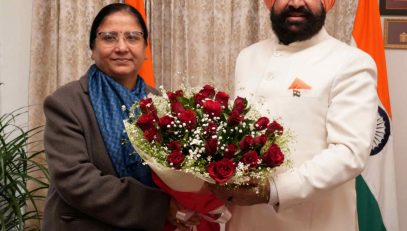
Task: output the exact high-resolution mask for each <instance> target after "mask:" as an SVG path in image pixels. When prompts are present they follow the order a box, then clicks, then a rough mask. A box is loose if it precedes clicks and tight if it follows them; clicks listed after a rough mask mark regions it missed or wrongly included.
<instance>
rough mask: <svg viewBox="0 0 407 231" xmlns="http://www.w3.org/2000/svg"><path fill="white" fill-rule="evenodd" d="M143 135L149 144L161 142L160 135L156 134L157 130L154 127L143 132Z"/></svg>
mask: <svg viewBox="0 0 407 231" xmlns="http://www.w3.org/2000/svg"><path fill="white" fill-rule="evenodd" d="M143 134H144V138H146V140H147V141H148V142H150V143H151V142H153V141H155V142H157V143H159V142H161V137H160V134H159V133H158V130H157V128H155V127H152V128H149V129H147V130H145V131H144V133H143Z"/></svg>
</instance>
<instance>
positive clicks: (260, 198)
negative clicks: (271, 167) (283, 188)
mask: <svg viewBox="0 0 407 231" xmlns="http://www.w3.org/2000/svg"><path fill="white" fill-rule="evenodd" d="M206 187H207V188H208V189H209V190H210V191H211V192H213V193H214V194H215V196H216V197H218V198H219V199H221V200H223V201H225V202H226V203H228V204H236V205H241V206H248V205H255V204H263V203H268V202H269V197H270V183H269V181H268V180H266V181H263V182H262V183H259V184H250V185H244V186H239V187H226V186H222V185H217V184H208V183H206Z"/></svg>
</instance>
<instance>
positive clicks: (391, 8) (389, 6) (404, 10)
mask: <svg viewBox="0 0 407 231" xmlns="http://www.w3.org/2000/svg"><path fill="white" fill-rule="evenodd" d="M380 14H381V15H407V0H380Z"/></svg>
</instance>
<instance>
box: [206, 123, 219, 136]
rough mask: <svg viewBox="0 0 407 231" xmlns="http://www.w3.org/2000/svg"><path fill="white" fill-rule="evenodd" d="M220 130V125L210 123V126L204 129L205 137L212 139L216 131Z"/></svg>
mask: <svg viewBox="0 0 407 231" xmlns="http://www.w3.org/2000/svg"><path fill="white" fill-rule="evenodd" d="M217 128H218V125H217V124H215V123H213V122H209V123H208V126H206V128H205V129H204V136H205V137H206V138H210V137H211V136H213V135H215V134H216V129H217Z"/></svg>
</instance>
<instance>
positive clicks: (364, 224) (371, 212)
mask: <svg viewBox="0 0 407 231" xmlns="http://www.w3.org/2000/svg"><path fill="white" fill-rule="evenodd" d="M356 197H357V206H358V220H359V231H386V228H385V227H384V224H383V220H382V215H381V213H380V209H379V205H378V204H377V200H376V198H375V197H374V196H373V194H372V192H370V189H369V187H368V186H367V184H366V182H365V180H364V179H363V177H362V176H358V177H357V178H356Z"/></svg>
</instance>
